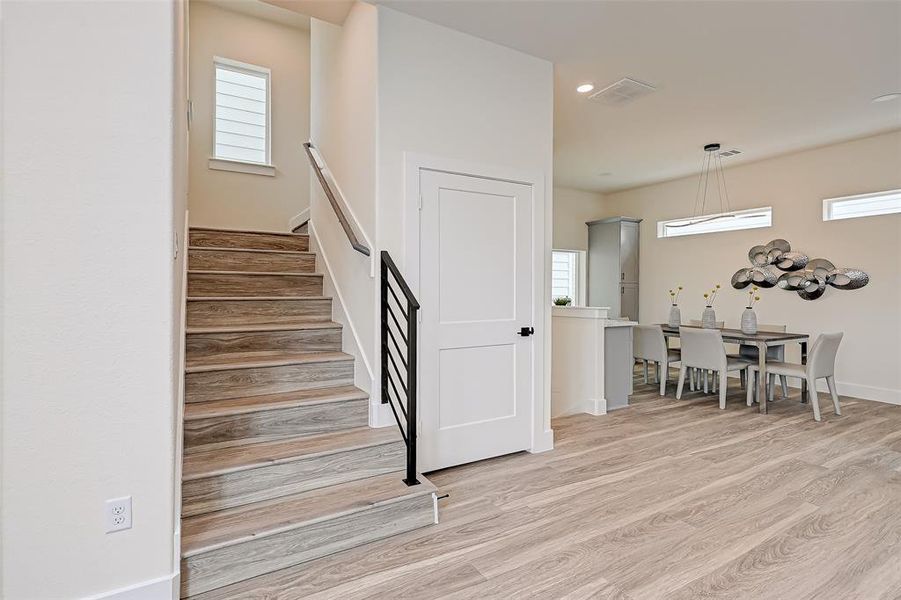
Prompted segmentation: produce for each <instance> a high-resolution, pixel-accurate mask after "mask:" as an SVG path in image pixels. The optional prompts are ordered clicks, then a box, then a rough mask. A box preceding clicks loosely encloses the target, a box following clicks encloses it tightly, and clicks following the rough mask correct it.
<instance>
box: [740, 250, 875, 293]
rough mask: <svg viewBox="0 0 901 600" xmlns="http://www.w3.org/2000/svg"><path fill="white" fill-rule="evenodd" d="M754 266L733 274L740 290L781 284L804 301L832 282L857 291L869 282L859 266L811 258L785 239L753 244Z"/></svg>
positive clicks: (784, 288)
mask: <svg viewBox="0 0 901 600" xmlns="http://www.w3.org/2000/svg"><path fill="white" fill-rule="evenodd" d="M748 260H750V261H751V265H753V266H751V267H749V268H745V269H739V270H738V271H736V272H735V275H733V276H732V287H734V288H735V289H737V290H740V289H743V288H746V287H748V286H749V285H756V286H757V287H761V288H771V287H777V286H778V287H780V288H782V289H783V290H788V291H791V292H798V295H799V296H801V297H802V298H804V299H805V300H816V299H817V298H819V297H820V296H822V295H823V294H824V293H825V292H826V286H827V285H831V286H832V287H834V288H835V289H838V290H856V289H859V288H862V287H863V286H865V285H866V284H868V283H869V282H870V276H869V275H867V274H866V273H864V272H863V271H861V270H860V269H839V268H836V266H835V265H834V264H832V263H831V262H829V261H828V260H826V259H825V258H814V259H811V258H809V257H808V256H807V255H806V254H804V253H803V252H792V249H791V244H789V243H788V242H787V241H785V240H773V241H772V242H770V243H769V244H767V245H765V246H754V247H753V248H751V250H750V251H749V252H748Z"/></svg>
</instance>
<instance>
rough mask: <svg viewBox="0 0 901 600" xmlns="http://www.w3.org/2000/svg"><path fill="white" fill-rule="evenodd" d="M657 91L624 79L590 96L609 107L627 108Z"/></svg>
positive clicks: (652, 87)
mask: <svg viewBox="0 0 901 600" xmlns="http://www.w3.org/2000/svg"><path fill="white" fill-rule="evenodd" d="M654 91H656V89H655V88H654V86H652V85H648V84H646V83H641V82H640V81H635V80H634V79H629V78H628V77H624V78H623V79H620V80H619V81H617V82H616V83H614V84H611V85H608V86H607V87H605V88H604V89H602V90H599V91H597V92H595V93H594V94H592V95H591V96H589V98H591V99H592V100H594V101H596V102H600V103H601V104H606V105H607V106H625V105H626V104H629V103H631V102H634V101H635V100H638V99H639V98H641V97H642V96H647V95H648V94H650V93H651V92H654Z"/></svg>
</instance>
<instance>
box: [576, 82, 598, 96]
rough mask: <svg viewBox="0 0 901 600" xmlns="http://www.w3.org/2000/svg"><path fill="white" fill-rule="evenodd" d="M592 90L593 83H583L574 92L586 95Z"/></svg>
mask: <svg viewBox="0 0 901 600" xmlns="http://www.w3.org/2000/svg"><path fill="white" fill-rule="evenodd" d="M593 89H594V84H593V83H583V84H582V85H580V86H579V87H577V88H576V91H577V92H579V93H580V94H587V93H588V92H590V91H591V90H593Z"/></svg>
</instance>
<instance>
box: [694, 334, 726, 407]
mask: <svg viewBox="0 0 901 600" xmlns="http://www.w3.org/2000/svg"><path fill="white" fill-rule="evenodd" d="M688 324H689V325H691V326H692V327H702V326H703V325H702V323H701V321H697V320H695V319H692V320H690V321H689V322H688ZM715 325H716V328H717V329H723V328H724V327H725V326H726V322H725V321H716V322H715ZM703 374H704V393H705V394H706V393H707V385H708V381H709V379H708V375H709V374H710V373H709V372H708V371H704V373H703ZM688 376H689V381H690V383H691V390H692V391H694V389H695V380H696V379H697V387H698V388H699V389H700V387H701V371H699V370H697V369H692V370H691V372H690V373H689V374H688ZM716 377H717V376H716V375H714V376H713V391H714V392H716Z"/></svg>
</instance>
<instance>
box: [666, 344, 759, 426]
mask: <svg viewBox="0 0 901 600" xmlns="http://www.w3.org/2000/svg"><path fill="white" fill-rule="evenodd" d="M679 337H680V338H681V340H682V360H681V362H680V365H679V385H678V387H677V388H676V398H677V399H681V398H682V387H683V386H684V384H685V372H686V371H687V370H688V368H689V367H694V368H696V369H701V370H703V371H716V372H717V373H719V392H720V408H726V390H727V388H728V384H727V382H726V376H727V375H728V373H729V371H741V370H744V369H747V368H748V363H747V362H745V361H741V360H735V359H730V358H728V357H727V356H726V348H725V347H724V346H723V333H722V332H721V331H720V330H719V329H698V328H695V327H680V328H679Z"/></svg>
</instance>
